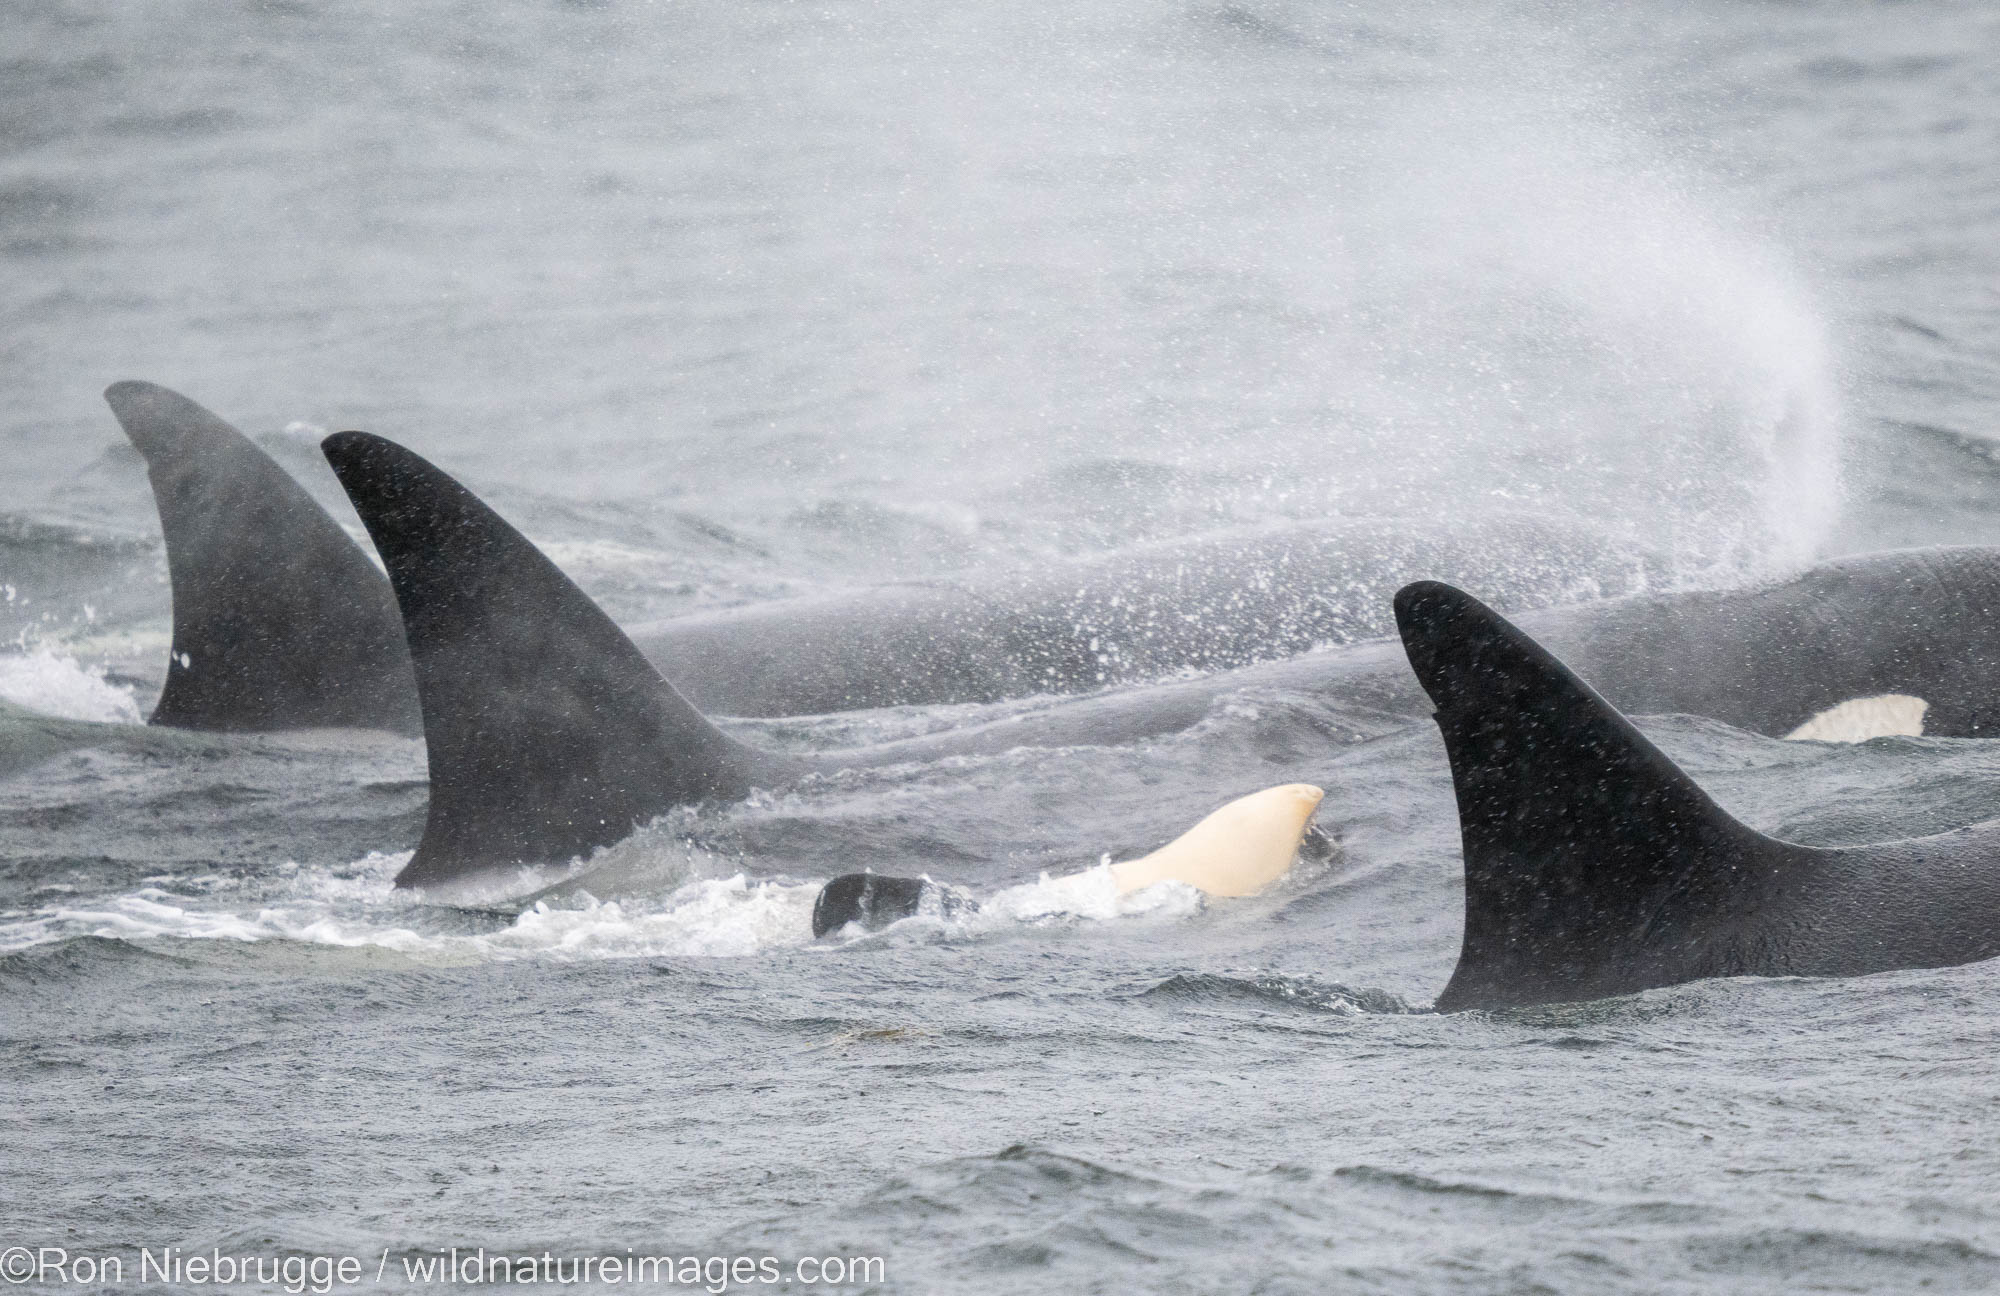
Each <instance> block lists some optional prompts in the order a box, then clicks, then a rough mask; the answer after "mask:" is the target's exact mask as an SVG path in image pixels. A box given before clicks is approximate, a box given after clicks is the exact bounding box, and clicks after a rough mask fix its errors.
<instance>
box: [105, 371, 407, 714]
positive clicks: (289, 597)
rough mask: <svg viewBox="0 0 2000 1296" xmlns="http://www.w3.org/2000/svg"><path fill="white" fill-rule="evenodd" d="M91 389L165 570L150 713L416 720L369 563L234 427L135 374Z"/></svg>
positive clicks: (381, 584)
mask: <svg viewBox="0 0 2000 1296" xmlns="http://www.w3.org/2000/svg"><path fill="white" fill-rule="evenodd" d="M104 399H105V400H106V401H108V402H109V403H110V405H111V412H112V413H113V414H115V415H117V417H118V422H119V425H120V426H122V427H123V428H124V429H125V435H126V436H128V437H130V438H131V440H132V444H133V445H135V446H137V447H138V449H139V453H140V454H142V455H144V456H145V459H146V472H147V475H148V476H150V477H151V478H152V482H153V501H154V504H155V505H156V506H157V507H158V509H159V511H160V529H161V531H162V532H163V533H164V534H165V536H166V542H167V570H168V572H169V574H170V576H171V579H172V581H173V591H174V637H173V659H172V660H171V661H170V662H169V663H168V664H167V683H166V687H165V689H164V690H163V691H162V692H161V694H160V701H159V704H158V705H157V706H155V707H154V709H153V716H152V722H153V723H154V724H158V725H170V726H173V727H175V728H179V729H235V730H266V731H268V730H273V729H305V728H316V727H322V726H355V727H359V728H368V729H390V730H395V731H396V732H399V733H410V734H414V733H416V732H418V730H419V729H420V728H421V720H420V717H419V715H418V712H417V695H416V689H415V688H414V686H413V685H412V682H411V677H410V658H409V652H408V650H407V649H406V648H405V647H404V645H403V635H402V628H401V626H400V624H399V623H398V621H397V617H396V601H395V597H394V596H393V595H392V594H391V593H390V592H389V583H388V582H387V581H386V580H384V579H383V578H382V573H381V572H379V571H377V570H376V569H375V565H374V564H373V563H371V562H369V561H368V557H367V555H366V554H364V553H362V552H361V550H360V548H359V547H358V546H357V545H355V543H354V541H353V540H351V539H349V538H348V535H347V533H346V532H345V531H343V530H341V529H340V526H339V524H338V523H336V522H335V521H334V520H333V519H332V518H330V517H328V516H327V514H326V510H325V509H322V508H321V507H320V506H319V504H318V502H317V501H315V500H314V499H313V497H312V496H311V495H309V494H307V493H306V491H305V489H304V488H303V487H301V486H300V485H299V484H298V483H297V482H295V481H293V480H292V479H291V478H290V477H289V476H287V475H286V474H285V471H284V470H283V469H282V468H280V467H278V465H277V464H276V463H274V462H272V460H271V457H270V456H269V455H267V454H265V453H264V452H263V451H262V450H259V449H258V448H257V447H256V446H254V445H252V444H251V443H250V441H249V440H248V439H247V438H246V437H244V435H243V434H242V433H240V432H238V431H237V430H236V429H235V428H233V427H231V426H229V424H227V423H225V422H223V421H222V420H221V419H219V418H217V417H216V416H215V415H213V414H211V413H209V412H208V411H207V410H205V409H203V408H202V407H201V406H199V405H197V404H195V403H194V402H193V401H191V400H189V399H187V397H185V396H181V395H179V394H177V393H175V392H171V391H168V390H167V389H166V388H164V387H159V386H155V385H154V384H152V383H145V382H121V383H114V384H112V385H111V386H110V387H108V388H106V389H105V392H104Z"/></svg>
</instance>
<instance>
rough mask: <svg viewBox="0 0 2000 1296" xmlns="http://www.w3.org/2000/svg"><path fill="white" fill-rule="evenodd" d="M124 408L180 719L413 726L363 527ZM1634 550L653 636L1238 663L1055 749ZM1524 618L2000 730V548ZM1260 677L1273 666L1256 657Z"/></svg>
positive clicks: (1198, 711)
mask: <svg viewBox="0 0 2000 1296" xmlns="http://www.w3.org/2000/svg"><path fill="white" fill-rule="evenodd" d="M106 398H107V399H108V400H109V401H110V402H111V405H112V408H113V410H114V411H115V412H116V413H117V415H118V418H119V421H120V423H121V424H122V425H123V426H124V427H125V430H126V432H127V434H128V435H129V436H130V437H131V438H132V441H133V443H134V444H135V445H137V446H138V447H139V449H140V450H141V451H142V452H143V453H144V454H145V456H146V458H147V462H148V466H149V471H150V472H151V474H152V479H153V483H154V491H155V496H156V499H157V501H158V504H159V510H160V516H161V522H162V527H163V529H164V531H165V533H166V537H167V548H168V558H169V565H170V568H171V571H172V575H173V584H174V604H175V609H174V619H175V626H174V635H175V640H174V653H175V656H174V659H173V661H172V662H171V663H170V665H169V668H168V678H167V687H166V690H165V692H164V693H163V694H162V696H161V699H160V703H159V706H158V707H157V708H156V710H155V713H154V717H153V718H154V720H155V722H156V723H159V724H166V725H173V726H176V727H181V728H191V729H282V728H294V727H309V726H313V725H358V726H365V727H375V728H384V729H390V730H394V731H397V732H402V733H410V732H415V731H416V730H417V729H418V726H419V719H418V716H419V710H418V706H417V703H416V699H415V694H414V690H413V685H412V680H411V676H410V667H409V663H408V660H407V655H406V654H405V652H404V651H403V648H402V638H401V635H400V634H399V633H398V632H397V630H396V627H397V624H398V618H397V609H396V602H395V597H394V595H393V594H392V593H391V591H390V589H389V585H388V582H387V581H385V580H384V579H383V577H382V575H381V573H379V572H378V571H376V570H375V568H374V566H373V564H371V563H369V562H368V561H367V559H366V557H365V556H364V555H363V554H362V553H361V551H360V550H359V549H358V548H356V546H355V545H354V544H352V543H351V542H350V541H349V540H348V538H347V536H346V533H345V532H343V531H342V530H341V529H340V527H339V526H338V525H337V524H335V523H334V522H333V520H332V519H331V518H329V517H328V516H327V515H326V513H325V512H324V510H322V509H320V508H319V506H318V505H317V503H316V502H315V501H313V499H312V498H311V497H310V496H309V495H307V494H306V493H305V492H304V491H303V490H302V489H300V488H299V487H298V486H297V485H296V483H294V482H292V481H291V479H290V478H289V477H288V476H287V475H286V474H285V473H284V471H283V470H282V469H281V468H279V467H278V465H277V464H275V463H274V462H272V461H271V459H270V458H269V456H267V455H265V454H264V452H263V451H262V450H260V449H258V448H257V447H256V446H255V445H253V444H252V443H251V442H250V441H249V440H248V439H246V438H244V437H243V436H242V435H241V434H240V433H238V432H237V431H236V430H235V429H233V428H231V427H229V425H228V424H226V423H224V422H223V421H222V420H220V419H218V418H216V417H215V416H214V415H213V414H211V413H209V412H208V411H207V410H205V409H203V408H202V407H201V406H199V405H196V404H195V403H194V402H192V401H190V400H187V399H186V398H185V397H182V396H178V395H176V394H175V393H173V392H170V391H168V390H167V389H165V388H163V387H157V386H154V385H152V384H149V383H119V384H117V385H115V386H113V387H112V388H111V389H110V390H109V391H107V392H106ZM1529 550H1532V551H1534V552H1535V553H1536V554H1537V555H1538V556H1537V557H1536V558H1535V559H1534V560H1533V561H1532V562H1529V563H1527V564H1526V565H1525V566H1524V564H1523V561H1522V560H1521V559H1520V558H1519V557H1518V555H1520V554H1521V553H1522V552H1524V551H1529ZM1508 555H1514V556H1512V557H1509V556H1508ZM1615 557H1616V556H1615V555H1614V554H1612V553H1611V551H1609V550H1608V549H1607V548H1606V547H1605V546H1603V545H1601V544H1596V543H1594V542H1590V541H1585V540H1578V539H1576V538H1575V537H1574V536H1573V535H1565V534H1564V533H1562V532H1559V531H1557V530H1555V529H1553V528H1549V527H1538V526H1537V525H1536V524H1534V523H1532V522H1528V521H1524V520H1522V519H1501V520H1499V521H1497V522H1495V523H1493V524H1491V525H1490V526H1489V527H1488V528H1487V529H1485V530H1483V531H1478V532H1477V533H1476V534H1474V535H1473V536H1472V537H1471V538H1470V539H1469V540H1451V539H1443V538H1437V537H1427V536H1423V535H1419V534H1414V533H1410V532H1409V531H1408V530H1407V529H1404V530H1403V531H1400V532H1385V531H1384V530H1382V529H1381V528H1379V527H1374V526H1362V525H1342V526H1328V527H1289V528H1283V529H1277V530H1267V531H1262V532H1256V533H1245V534H1241V535H1237V536H1232V537H1222V538H1210V539H1205V540H1202V541H1198V542H1193V543H1188V544H1181V545H1171V546H1163V547H1158V548H1154V549H1151V550H1141V551H1138V552H1135V553H1131V554H1127V555H1124V556H1121V557H1119V558H1116V559H1113V560H1108V561H1102V562H1094V563H1068V564H1056V565H1054V566H1052V567H1049V568H1045V569H1042V570H1038V571H1033V572H1026V573H1005V572H1002V573H989V574H986V575H983V576H979V577H977V578H963V579H956V580H948V581H936V582H930V583H925V584H902V585H888V586H882V587H878V588H876V589H872V590H864V591H860V592H858V593H854V594H848V595H842V596H838V597H826V598H813V599H797V600H783V601H780V602H775V603H769V604H764V605H760V606H757V607H751V608H745V609H738V610H735V611H730V612H724V613H719V614H712V615H706V616H700V617H687V618H681V619H677V620H674V621H670V622H664V623H659V624H656V625H653V626H650V627H645V628H641V629H639V630H636V631H633V632H631V638H632V640H633V642H634V643H635V644H636V646H637V648H638V649H639V651H640V652H641V653H642V654H643V655H644V656H646V657H647V658H648V659H649V660H651V661H652V662H654V663H655V664H657V665H659V666H660V667H661V668H662V669H663V670H664V671H666V672H667V673H668V674H669V675H670V676H671V677H672V679H673V681H674V684H675V686H676V688H678V689H679V690H680V691H681V693H682V694H683V696H685V697H686V698H687V699H688V700H689V701H690V702H692V703H693V704H694V705H695V706H696V707H698V708H700V709H702V710H704V711H714V712H718V713H721V714H728V715H749V716H768V715H793V714H818V713H824V712H828V711H837V710H848V709H854V708H861V707H875V706H889V705H932V704H938V703H950V702H990V701H996V700H1000V699H1003V698H1007V697H1016V696H1025V695H1029V694H1064V693H1074V692H1081V691H1091V690H1097V689H1099V688H1101V687H1103V686H1106V685H1113V684H1119V683H1132V682H1138V681H1144V680H1155V679H1158V678H1160V677H1161V676H1163V675H1169V674H1172V673H1174V672H1176V671H1186V670H1191V669H1199V670H1203V671H1210V672H1219V671H1223V670H1230V669H1236V670H1238V671H1239V673H1238V674H1237V675H1235V676H1223V677H1218V678H1215V679H1201V680H1194V681H1179V682H1175V683H1168V684H1163V685H1160V686H1158V687H1157V688H1155V689H1153V690H1150V691H1149V695H1148V697H1147V698H1146V700H1144V701H1143V702H1141V703H1139V704H1137V711H1138V715H1137V716H1135V717H1133V718H1132V719H1128V720H1126V721H1123V722H1119V721H1116V720H1111V719H1110V718H1109V717H1111V716H1116V715H1119V714H1121V713H1126V712H1130V711H1131V710H1132V708H1133V706H1134V704H1133V703H1132V702H1131V701H1130V700H1129V699H1122V698H1119V695H1117V694H1114V695H1112V696H1113V698H1119V700H1111V701H1107V702H1104V703H1103V704H1101V705H1089V706H1084V707H1083V708H1082V709H1081V710H1079V711H1076V712H1072V713H1068V714H1065V715H1063V716H1060V717H1053V718H1052V720H1051V722H1050V723H1051V728H1050V734H1051V736H1052V737H1053V738H1060V737H1061V736H1062V735H1064V734H1078V733H1088V732H1091V731H1093V730H1094V729H1097V728H1099V727H1101V726H1105V725H1107V724H1108V725H1109V731H1110V732H1112V733H1114V734H1115V733H1119V732H1125V733H1128V734H1131V735H1133V736H1144V735H1146V734H1150V733H1159V732H1167V731H1170V730H1172V729H1178V728H1181V727H1184V726H1185V725H1186V724H1189V723H1192V722H1193V721H1194V720H1196V719H1199V718H1200V716H1201V715H1202V714H1204V713H1205V712H1206V709H1207V705H1208V702H1209V700H1210V699H1211V698H1213V697H1214V696H1215V694H1216V693H1218V692H1222V691H1227V690H1230V689H1235V688H1242V687H1248V686H1255V685H1270V686H1274V687H1284V688H1292V689H1301V690H1304V691H1308V692H1329V691H1330V692H1341V693H1345V692H1348V691H1351V690H1352V689H1354V688H1355V687H1357V676H1361V677H1365V676H1366V675H1367V674H1368V673H1369V672H1368V671H1367V670H1366V669H1361V668H1360V667H1359V666H1358V664H1357V663H1353V662H1348V661H1344V660H1342V658H1343V654H1339V653H1325V652H1320V653H1311V652H1308V650H1309V649H1312V648H1313V647H1315V646H1317V645H1326V644H1346V643H1349V642H1351V641H1354V640H1357V639H1364V638H1367V637H1369V636H1372V635H1379V634H1386V633H1387V632H1388V630H1389V629H1390V626H1389V624H1388V622H1387V619H1386V618H1384V617H1383V616H1382V614H1381V611H1380V610H1379V608H1378V606H1377V602H1378V601H1377V600H1376V599H1375V598H1374V597H1373V596H1372V595H1371V594H1370V593H1369V591H1370V590H1372V589H1374V588H1377V587H1379V586H1381V585H1382V584H1384V583H1386V581H1387V580H1388V579H1393V578H1394V574H1395V573H1397V572H1408V571H1424V572H1426V573H1428V574H1431V575H1441V576H1444V577H1448V578H1450V579H1452V580H1455V581H1459V582H1461V583H1478V584H1482V585H1489V584H1491V583H1493V582H1495V581H1501V580H1503V579H1504V583H1505V586H1506V588H1507V589H1508V591H1509V593H1510V595H1512V596H1513V601H1515V602H1526V603H1530V604H1533V603H1539V602H1548V601H1551V600H1554V599H1557V598H1560V597H1561V596H1562V594H1563V593H1564V591H1566V590H1572V589H1574V588H1576V586H1577V585H1578V583H1579V582H1587V581H1588V580H1589V579H1591V578H1592V577H1593V576H1594V575H1596V574H1598V573H1601V572H1602V571H1603V570H1604V568H1605V566H1606V564H1607V563H1610V562H1613V561H1614V560H1615ZM1502 573H1504V577H1503V574H1502ZM1523 624H1526V625H1528V626H1530V627H1531V628H1532V629H1533V630H1534V631H1535V632H1536V633H1537V634H1539V635H1541V636H1543V637H1544V638H1545V639H1547V640H1548V641H1549V642H1550V643H1551V644H1552V645H1554V646H1555V647H1556V648H1557V649H1558V650H1559V651H1561V652H1562V653H1563V655H1564V656H1565V657H1566V658H1567V659H1569V660H1571V661H1574V662H1576V663H1577V664H1578V666H1579V668H1581V669H1583V670H1584V671H1586V673H1588V674H1589V675H1590V676H1591V678H1593V679H1597V680H1599V681H1600V682H1601V683H1603V684H1604V686H1605V687H1606V690H1607V692H1608V693H1609V694H1610V695H1611V696H1612V697H1613V698H1614V699H1615V700H1616V701H1617V702H1618V703H1619V704H1620V705H1621V706H1624V707H1625V708H1626V709H1628V710H1632V711H1638V712H1657V711H1697V712H1701V713H1703V714H1706V715H1711V716H1714V717H1716V718H1718V719H1722V720H1726V721H1728V722H1729V723H1731V724H1734V725H1737V726H1739V727H1742V728H1747V729H1753V730H1756V731H1758V732H1761V733H1770V734H1783V733H1786V732H1788V731H1789V730H1791V729H1792V728H1794V727H1796V726H1797V725H1799V724H1801V723H1803V722H1804V721H1805V720H1807V719H1809V718H1810V717H1811V716H1812V715H1813V714H1815V713H1816V712H1818V711H1821V710H1823V709H1825V708H1826V707H1828V706H1832V705H1834V704H1835V703H1838V702H1842V701H1845V700H1847V699H1848V698H1852V697H1861V696H1869V695H1873V694H1879V693H1887V692H1904V693H1912V694H1915V695H1917V696H1920V697H1922V698H1924V699H1925V700H1926V701H1927V702H1928V703H1929V704H1930V710H1929V713H1928V714H1927V715H1926V717H1925V727H1926V731H1927V732H1930V733H1933V734H1940V735H1945V736H1969V735H1977V734H1980V733H1985V732H1990V731H1991V730H1992V728H1993V726H1994V724H1995V723H1996V719H1995V715H1994V711H1993V707H1994V699H1996V698H2000V551H1993V550H1984V549H1947V550H1934V551H1928V552H1925V553H1903V554H1887V555H1874V556H1870V557H1865V558H1857V559H1846V560H1842V561H1840V562H1836V563H1831V564H1828V565H1826V566H1823V567H1819V568H1816V569H1814V570H1813V571H1810V572H1808V573H1806V574H1804V575H1802V576H1800V577H1798V578H1796V579H1794V580H1790V581H1785V582H1780V583H1775V584H1771V585H1766V586H1763V587H1760V588H1757V589H1754V590H1747V591H1745V590H1736V591H1726V592H1720V593H1712V592H1710V593H1681V594H1673V595H1666V596H1654V597H1644V598H1631V599H1620V600H1611V601H1605V602H1599V603H1594V604H1591V605H1589V606H1588V608H1587V609H1586V610H1572V609H1563V610H1557V611H1553V612H1543V613H1534V614H1528V615H1527V616H1525V617H1524V618H1523ZM1298 654H1305V655H1303V656H1298ZM1254 662H1262V663H1263V664H1262V665H1252V666H1249V667H1248V668H1247V670H1246V669H1243V668H1244V666H1245V663H1254ZM184 663H185V664H184ZM1375 669H1376V674H1377V679H1376V680H1375V682H1374V683H1372V684H1368V685H1367V686H1366V687H1367V688H1368V689H1369V690H1370V691H1371V692H1372V693H1374V694H1376V695H1379V699H1380V701H1381V702H1382V703H1383V704H1384V705H1385V706H1389V707H1391V708H1394V709H1404V710H1410V711H1412V712H1415V711H1419V710H1420V709H1421V707H1422V699H1421V696H1420V695H1419V693H1418V692H1417V690H1415V689H1414V688H1413V687H1411V685H1410V681H1409V678H1408V674H1407V672H1406V671H1404V670H1403V668H1402V663H1401V660H1400V655H1399V654H1396V653H1394V652H1383V653H1381V654H1379V661H1378V662H1377V663H1376V668H1375ZM1135 722H1136V724H1137V726H1138V727H1137V728H1134V727H1133V725H1134V723H1135ZM1022 732H1023V733H1025V731H1022ZM1027 741H1029V740H1028V739H1027V738H1026V737H1025V736H1023V737H1021V738H1020V743H1023V744H1024V743H1026V742H1027ZM1017 745H1018V744H1017Z"/></svg>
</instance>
